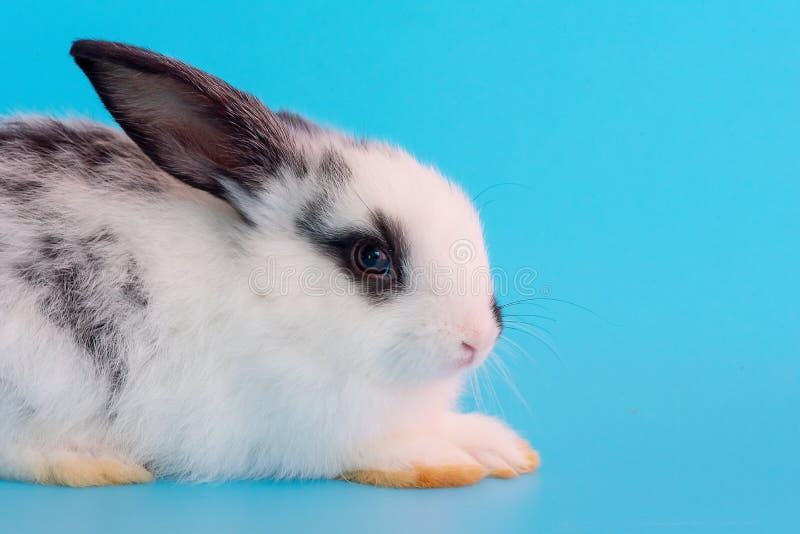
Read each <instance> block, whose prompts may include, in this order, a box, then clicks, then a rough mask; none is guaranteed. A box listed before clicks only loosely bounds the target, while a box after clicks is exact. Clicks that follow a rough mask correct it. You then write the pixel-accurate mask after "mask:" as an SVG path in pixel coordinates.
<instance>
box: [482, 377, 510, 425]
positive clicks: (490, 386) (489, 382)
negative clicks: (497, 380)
mask: <svg viewBox="0 0 800 534" xmlns="http://www.w3.org/2000/svg"><path fill="white" fill-rule="evenodd" d="M478 370H479V371H482V372H483V376H484V377H485V378H486V386H487V387H486V389H487V390H488V391H489V394H490V395H491V397H492V401H493V402H494V404H495V406H497V408H498V410H499V411H500V415H501V416H502V417H503V418H505V416H506V413H505V410H503V405H502V403H501V402H500V398H499V397H498V396H497V390H495V389H494V384H493V383H492V375H491V373H489V369H488V368H487V367H485V366H481V367H478Z"/></svg>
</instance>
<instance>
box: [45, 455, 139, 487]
mask: <svg viewBox="0 0 800 534" xmlns="http://www.w3.org/2000/svg"><path fill="white" fill-rule="evenodd" d="M152 481H153V475H151V474H150V472H149V471H148V470H147V469H145V468H144V467H141V466H139V465H136V464H132V463H126V462H123V461H120V460H117V459H116V458H110V457H95V456H92V455H90V454H83V453H78V452H64V453H61V454H58V455H57V456H53V457H51V458H46V459H44V460H43V461H42V462H41V464H40V465H39V466H38V468H37V473H36V482H38V483H39V484H51V485H58V486H71V487H75V488H86V487H92V486H116V485H122V484H145V483H147V482H152Z"/></svg>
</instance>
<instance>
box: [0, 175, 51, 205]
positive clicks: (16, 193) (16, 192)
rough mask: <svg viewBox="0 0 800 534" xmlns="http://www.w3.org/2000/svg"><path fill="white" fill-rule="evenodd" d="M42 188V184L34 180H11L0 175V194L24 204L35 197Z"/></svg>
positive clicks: (39, 193)
mask: <svg viewBox="0 0 800 534" xmlns="http://www.w3.org/2000/svg"><path fill="white" fill-rule="evenodd" d="M43 190H44V184H43V183H42V182H39V181H36V180H31V179H23V180H13V179H8V178H3V177H0V195H2V196H4V197H6V198H10V199H11V200H14V201H15V202H18V203H20V204H26V203H28V202H30V201H32V200H33V199H35V198H37V197H38V196H40V195H41V193H42V191H43Z"/></svg>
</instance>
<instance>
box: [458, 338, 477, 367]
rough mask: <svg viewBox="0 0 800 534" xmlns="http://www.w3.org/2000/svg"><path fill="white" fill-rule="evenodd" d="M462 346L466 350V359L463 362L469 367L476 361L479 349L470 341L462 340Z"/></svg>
mask: <svg viewBox="0 0 800 534" xmlns="http://www.w3.org/2000/svg"><path fill="white" fill-rule="evenodd" d="M461 348H462V349H463V352H464V359H463V360H462V362H463V363H462V365H464V366H465V367H467V366H469V365H472V364H473V363H475V358H477V357H478V350H477V349H476V348H475V347H473V346H472V345H470V344H469V343H467V342H466V341H462V342H461Z"/></svg>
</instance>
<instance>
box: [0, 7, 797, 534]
mask: <svg viewBox="0 0 800 534" xmlns="http://www.w3.org/2000/svg"><path fill="white" fill-rule="evenodd" d="M24 4H25V3H24V2H13V3H11V2H7V3H6V5H5V6H4V7H3V8H2V15H0V47H1V48H2V51H3V59H2V62H1V63H0V64H1V65H2V73H3V74H2V84H0V108H2V110H3V112H6V113H7V112H12V111H14V112H16V111H26V112H47V113H54V114H64V113H76V114H82V115H88V116H91V117H94V118H97V119H100V120H103V121H107V122H108V121H110V118H109V117H108V115H107V114H106V113H105V111H104V110H103V109H102V107H101V105H100V103H99V100H98V99H97V97H96V96H95V94H94V93H93V91H92V90H91V88H90V86H89V84H88V82H87V81H86V80H85V78H84V77H83V75H82V74H81V73H80V72H79V70H78V69H77V68H76V67H75V66H74V65H73V63H72V61H71V59H70V58H69V57H68V55H67V50H68V48H69V43H70V41H71V40H72V39H74V38H78V37H96V38H105V39H115V40H123V41H127V42H131V43H135V44H139V45H143V46H147V47H151V48H154V49H157V50H159V51H161V52H164V53H167V54H170V55H174V56H177V57H179V58H181V59H183V60H185V61H187V62H190V63H193V64H195V65H197V66H199V67H201V68H204V69H206V70H209V71H211V72H213V73H215V74H217V75H219V76H221V77H223V78H225V79H227V80H229V81H230V82H232V83H234V84H235V85H237V86H239V87H241V88H243V89H246V90H249V91H251V92H253V93H255V94H257V95H258V96H259V97H261V98H262V99H263V100H264V101H265V102H267V103H268V104H269V105H271V106H272V107H274V108H289V109H293V110H296V111H299V112H301V113H305V114H308V115H309V116H311V117H313V118H316V119H320V120H323V121H324V122H327V123H330V124H335V125H338V126H341V127H343V128H345V129H348V130H350V131H354V132H357V133H359V134H366V135H371V136H377V137H381V138H386V139H390V140H392V141H395V142H397V143H399V144H401V145H404V146H406V147H408V149H409V150H410V151H411V152H413V153H414V154H416V155H417V156H418V157H419V158H420V159H423V160H426V161H430V162H433V163H435V164H437V165H438V166H439V167H440V168H441V169H442V170H443V171H444V172H445V173H447V174H448V175H450V176H452V177H454V178H455V179H457V180H458V181H460V182H462V183H463V184H464V185H465V187H466V188H467V189H468V190H469V191H470V192H471V193H472V194H474V195H477V194H478V193H481V191H483V190H484V189H486V188H487V187H489V186H492V185H494V184H501V183H504V184H506V183H510V184H515V185H510V184H507V185H501V186H498V187H494V188H491V189H489V190H488V191H486V192H485V193H483V194H482V195H481V196H480V197H479V200H478V204H480V205H481V206H482V212H483V217H484V219H485V223H486V231H487V234H488V241H489V245H490V249H491V250H490V252H491V254H492V257H493V261H494V263H495V265H497V266H499V267H502V268H504V269H507V270H510V271H514V270H516V269H518V268H520V267H523V266H530V267H533V268H535V269H536V270H537V271H538V273H539V276H538V278H537V280H536V287H537V289H538V290H539V291H540V294H541V295H550V296H551V297H552V298H559V299H567V300H569V301H571V302H573V303H575V304H577V305H580V306H583V307H586V308H589V309H591V310H592V311H593V312H594V314H592V313H590V312H587V311H584V310H582V309H581V308H578V307H576V306H573V305H570V304H566V303H561V302H557V301H541V302H540V303H541V304H543V305H544V307H545V308H546V309H542V308H537V307H525V306H520V307H516V308H515V311H516V313H527V314H532V313H536V314H544V315H548V316H550V317H553V318H555V319H556V321H549V320H546V319H538V318H529V319H531V320H532V321H535V322H536V323H537V324H539V325H541V326H544V327H545V328H547V329H548V330H550V332H551V335H545V334H544V333H543V332H541V331H538V332H540V333H541V334H542V336H541V337H543V338H544V339H545V340H547V341H548V342H551V343H552V344H553V345H554V347H555V348H556V351H557V355H555V354H553V353H552V352H550V351H549V349H548V348H547V347H546V346H545V344H544V343H542V342H541V341H539V340H538V339H536V338H534V337H532V336H529V335H527V334H525V333H522V332H518V331H511V330H509V331H508V337H509V338H510V339H511V340H512V341H513V342H514V343H516V344H517V345H519V347H520V348H519V349H512V345H511V344H510V343H504V344H503V347H501V349H500V353H501V354H502V355H503V356H504V360H505V362H506V365H507V366H508V367H509V369H510V371H511V375H512V378H513V381H514V383H515V385H516V388H517V389H518V390H519V392H520V393H521V396H522V397H524V399H525V401H526V403H527V406H529V407H530V408H526V404H525V403H523V402H522V401H521V400H520V399H519V398H518V396H517V395H516V394H515V393H514V391H513V388H511V387H510V386H509V385H508V384H507V383H506V382H505V381H504V380H503V378H502V376H501V375H500V374H499V373H497V372H492V377H493V379H492V383H493V384H494V390H495V391H496V395H493V394H492V393H491V388H490V387H489V386H488V383H487V382H486V381H485V377H484V382H483V388H482V392H483V394H482V398H483V403H482V404H483V406H484V409H486V410H487V411H489V412H492V413H498V414H504V416H505V417H506V418H507V419H508V420H509V421H510V422H511V424H512V425H514V426H515V427H516V428H518V429H519V430H520V431H521V432H522V433H523V434H524V435H526V436H527V437H529V438H530V439H531V440H532V442H533V443H534V444H535V445H536V446H537V447H538V448H539V449H540V451H541V453H542V457H543V467H542V469H541V471H540V472H539V473H537V474H536V475H533V476H527V477H523V478H519V479H516V480H511V481H497V480H490V481H485V482H482V483H480V484H479V485H477V486H474V487H470V488H464V489H458V490H443V491H438V490H436V491H393V490H382V489H374V488H368V487H361V486H354V485H347V484H345V483H340V482H297V483H288V482H282V483H275V482H269V481H266V482H242V483H232V484H222V485H202V486H187V485H177V484H174V483H171V482H160V483H157V484H155V485H151V486H147V487H124V488H107V489H99V490H87V491H74V490H65V489H59V488H41V487H33V486H28V485H23V484H16V483H1V482H0V530H8V529H9V528H11V527H12V525H13V526H15V527H16V528H17V529H18V530H17V531H24V530H25V528H28V529H30V530H34V529H37V530H38V529H42V528H45V527H51V528H52V529H54V530H55V529H57V530H61V531H71V530H74V529H81V530H84V529H85V530H96V531H105V530H111V529H120V530H129V531H140V532H141V531H142V529H144V528H150V529H163V530H169V531H193V532H203V531H209V532H211V531H218V530H222V529H225V530H245V529H260V530H273V531H279V532H282V531H286V530H292V529H299V528H301V527H306V528H309V529H313V531H324V530H329V531H342V532H351V531H354V532H358V531H366V532H375V531H383V530H386V531H408V530H413V531H429V530H434V531H440V532H444V531H459V532H468V531H475V532H477V531H486V532H489V531H503V532H512V531H519V532H626V531H642V532H652V531H657V532H661V531H664V532H670V531H692V532H694V531H709V532H712V531H713V532H780V531H790V530H791V527H795V528H796V525H797V523H798V520H799V519H800V518H798V515H799V514H798V504H800V489H798V483H800V461H798V457H799V456H798V449H800V428H799V425H798V407H800V361H799V360H798V356H800V354H798V353H799V352H800V350H799V347H800V312H798V301H800V289H798V287H799V284H798V272H800V246H799V245H798V243H799V242H800V241H799V240H798V235H799V234H800V208H799V206H798V204H799V201H800V176H799V173H800V151H799V150H798V128H799V127H800V107H799V106H798V97H800V32H798V26H797V25H798V21H800V8H798V4H797V3H794V2H755V1H753V2H734V1H709V2H689V1H676V2H658V3H656V2H640V1H631V2H593V3H585V2H569V3H566V2H536V3H525V4H522V3H507V2H487V3H483V4H478V3H475V4H471V3H470V4H467V3H463V2H435V3H430V4H429V5H417V6H413V7H411V6H408V7H400V6H397V5H392V4H390V3H388V2H387V3H375V2H348V3H347V5H332V4H326V3H322V2H299V3H297V4H296V5H289V4H290V3H289V2H280V3H278V2H275V3H274V4H273V5H269V4H267V3H256V2H253V3H246V2H238V1H230V0H229V1H226V2H224V3H221V4H218V5H217V4H215V3H212V2H198V1H195V2H192V3H182V4H178V3H175V4H171V5H162V3H161V2H141V1H140V2H135V3H130V5H128V6H120V5H116V3H111V2H109V3H107V4H108V5H105V6H100V5H93V4H92V3H90V2H81V1H71V2H69V3H64V4H57V3H54V2H41V3H38V5H34V4H31V5H29V6H24ZM379 4H382V5H379ZM393 4H396V3H393ZM504 300H506V301H510V300H513V295H510V296H507V297H506V298H505V299H504ZM523 310H525V311H523ZM509 311H510V309H509ZM517 326H519V325H517ZM523 351H525V352H527V353H529V356H526V355H524V354H523ZM467 404H474V402H473V401H470V400H469V399H468V400H467Z"/></svg>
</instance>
